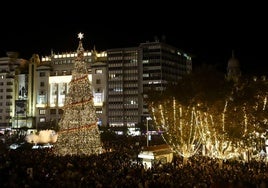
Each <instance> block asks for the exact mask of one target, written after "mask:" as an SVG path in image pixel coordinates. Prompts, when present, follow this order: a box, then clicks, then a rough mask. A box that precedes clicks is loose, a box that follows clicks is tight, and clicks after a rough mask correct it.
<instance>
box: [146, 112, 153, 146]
mask: <svg viewBox="0 0 268 188" xmlns="http://www.w3.org/2000/svg"><path fill="white" fill-rule="evenodd" d="M149 120H152V118H151V117H146V140H147V144H146V145H147V147H148V146H149V132H148V129H149V123H148V122H149Z"/></svg>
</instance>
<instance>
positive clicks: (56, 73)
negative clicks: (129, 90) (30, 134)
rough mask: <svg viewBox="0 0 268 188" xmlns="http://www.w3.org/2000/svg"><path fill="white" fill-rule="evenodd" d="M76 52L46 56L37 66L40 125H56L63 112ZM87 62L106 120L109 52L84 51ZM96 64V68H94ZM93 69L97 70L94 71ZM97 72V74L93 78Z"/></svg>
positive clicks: (99, 110) (101, 115) (103, 120)
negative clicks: (107, 60)
mask: <svg viewBox="0 0 268 188" xmlns="http://www.w3.org/2000/svg"><path fill="white" fill-rule="evenodd" d="M76 57H77V53H76V52H72V53H63V54H55V53H53V52H52V53H51V55H50V56H46V57H43V58H42V61H41V64H40V65H39V66H38V67H37V69H36V70H37V72H38V74H37V78H36V80H37V85H36V89H37V91H38V92H37V95H36V110H37V113H36V120H37V127H36V128H40V129H44V128H46V127H48V128H56V126H57V124H58V122H59V120H60V118H61V115H62V113H63V110H62V108H63V105H64V100H65V95H66V92H67V91H68V83H69V82H70V81H71V77H72V69H73V63H74V61H75V58H76ZM84 57H85V62H86V63H87V68H88V72H89V75H88V77H89V80H90V81H91V82H92V81H93V82H92V91H93V95H94V105H96V109H97V115H98V118H99V123H100V124H101V125H103V124H106V118H105V117H106V116H105V112H106V110H105V106H104V105H105V99H106V97H105V94H106V93H105V90H106V85H107V83H106V76H105V75H106V67H105V66H104V65H105V61H106V52H102V53H97V52H96V51H95V50H94V51H85V52H84ZM92 67H93V68H92ZM92 70H93V73H92ZM92 75H94V78H92Z"/></svg>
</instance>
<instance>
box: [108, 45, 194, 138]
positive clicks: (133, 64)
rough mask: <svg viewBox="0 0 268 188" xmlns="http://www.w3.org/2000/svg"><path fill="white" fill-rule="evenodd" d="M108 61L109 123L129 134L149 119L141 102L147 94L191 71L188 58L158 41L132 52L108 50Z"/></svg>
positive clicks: (163, 87)
mask: <svg viewBox="0 0 268 188" xmlns="http://www.w3.org/2000/svg"><path fill="white" fill-rule="evenodd" d="M107 58H108V60H107V64H108V91H107V102H108V104H107V115H108V123H109V126H111V127H122V126H123V127H128V130H129V131H130V132H132V131H134V130H135V129H136V128H137V127H139V125H141V124H144V122H145V120H146V117H147V116H149V112H148V108H147V105H146V104H145V101H144V98H145V97H147V95H146V92H147V91H148V90H150V89H154V90H156V91H157V92H161V91H163V90H165V89H166V86H167V84H176V83H177V82H178V81H179V80H180V79H181V78H182V77H183V75H185V74H189V73H190V72H191V71H192V60H191V57H190V56H189V55H188V54H186V53H184V52H183V51H180V50H178V49H177V48H175V47H173V46H170V45H168V44H166V43H165V42H159V41H157V40H156V41H154V42H146V43H141V44H140V45H139V46H138V47H133V48H130V47H129V48H117V49H109V50H107ZM134 134H135V133H134Z"/></svg>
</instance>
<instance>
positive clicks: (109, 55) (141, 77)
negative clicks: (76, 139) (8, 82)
mask: <svg viewBox="0 0 268 188" xmlns="http://www.w3.org/2000/svg"><path fill="white" fill-rule="evenodd" d="M76 57H77V53H76V52H68V53H67V52H66V53H55V52H53V51H52V52H51V54H50V55H48V56H42V57H41V58H39V56H38V55H37V54H34V55H33V56H32V58H31V59H30V60H29V61H27V65H28V67H27V71H26V72H25V73H16V74H14V75H15V77H14V83H16V82H20V86H19V85H18V86H16V87H15V85H14V90H12V92H13V95H14V96H13V97H14V98H12V100H13V103H12V106H15V105H13V104H15V103H16V101H17V104H20V105H21V103H23V102H26V103H23V104H25V105H26V106H27V113H26V114H25V113H22V114H21V115H19V116H18V114H16V113H15V107H12V108H13V109H12V112H10V113H9V116H8V114H7V115H2V122H3V119H6V118H7V117H9V118H7V120H6V122H12V127H13V128H16V127H17V128H20V127H22V126H25V125H27V127H31V128H37V129H48V128H53V129H56V128H57V125H58V122H59V120H60V119H61V115H62V114H63V110H62V109H63V105H64V101H65V95H66V92H67V91H68V83H69V82H70V80H71V77H72V69H73V64H74V61H75V58H76ZM84 58H85V59H84V61H85V62H86V63H87V68H88V73H89V75H88V77H89V80H90V81H91V83H92V84H91V85H92V92H93V96H94V106H95V108H96V114H97V117H98V124H99V125H101V126H109V127H121V128H122V127H124V128H126V127H127V128H128V131H129V132H130V133H131V134H135V132H133V131H135V130H137V129H136V128H139V127H140V125H143V124H144V122H145V120H146V117H147V116H149V113H148V109H147V106H146V104H145V102H144V98H145V97H147V96H146V92H147V91H148V90H149V89H152V88H153V89H155V90H157V91H162V90H164V89H165V88H166V85H167V84H168V83H172V84H175V83H176V82H177V81H178V80H179V79H181V78H182V76H183V75H185V74H188V73H190V72H191V71H192V60H191V57H190V56H189V55H188V54H186V53H184V52H183V51H181V50H178V49H177V48H175V47H173V46H170V45H168V44H166V43H165V42H160V41H157V40H156V41H153V42H146V43H141V44H139V45H138V46H137V47H126V48H114V49H108V50H106V51H102V52H100V53H99V52H97V51H96V50H95V49H93V50H91V51H87V50H85V51H84ZM5 61H8V60H5ZM3 70H4V68H3V69H2V72H4V71H3ZM1 76H2V78H4V76H5V74H4V73H2V74H1ZM23 80H24V81H25V83H23ZM0 84H1V82H0ZM23 84H25V85H23ZM23 86H25V88H27V97H26V96H21V95H19V94H20V93H21V92H20V89H19V88H20V87H23ZM0 87H2V88H3V86H0ZM14 91H15V93H17V94H16V95H15V93H14ZM12 92H11V93H12ZM1 97H2V99H3V97H4V96H3V94H1ZM15 100H16V101H15ZM2 103H3V102H2ZM2 106H3V104H2ZM1 110H2V112H3V111H7V110H5V109H3V107H1ZM9 111H10V110H9ZM24 115H25V116H24ZM10 119H12V120H10ZM18 119H19V121H20V122H22V120H23V121H25V123H24V125H23V123H19V121H18Z"/></svg>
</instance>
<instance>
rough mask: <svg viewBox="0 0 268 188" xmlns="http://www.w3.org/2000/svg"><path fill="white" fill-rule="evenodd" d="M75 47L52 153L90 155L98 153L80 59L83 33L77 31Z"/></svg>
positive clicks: (86, 80) (93, 115)
mask: <svg viewBox="0 0 268 188" xmlns="http://www.w3.org/2000/svg"><path fill="white" fill-rule="evenodd" d="M78 38H79V39H80V40H79V46H78V49H77V57H76V60H75V63H74V69H73V71H72V79H71V81H70V82H69V84H68V86H69V87H68V92H67V95H66V98H65V104H64V109H63V110H64V113H63V116H62V118H61V120H60V122H59V132H58V139H57V142H56V143H55V145H54V151H55V154H56V155H59V156H64V155H92V154H100V153H101V152H102V146H101V139H100V132H99V128H98V125H97V116H96V113H95V108H94V103H93V95H92V91H91V83H90V81H89V78H88V71H87V66H86V63H85V61H84V48H83V45H82V38H83V34H82V33H79V34H78Z"/></svg>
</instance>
